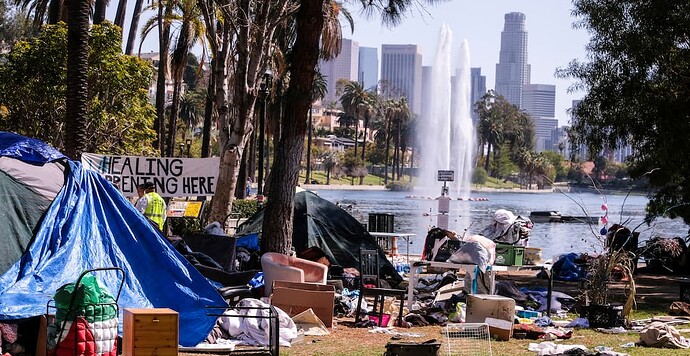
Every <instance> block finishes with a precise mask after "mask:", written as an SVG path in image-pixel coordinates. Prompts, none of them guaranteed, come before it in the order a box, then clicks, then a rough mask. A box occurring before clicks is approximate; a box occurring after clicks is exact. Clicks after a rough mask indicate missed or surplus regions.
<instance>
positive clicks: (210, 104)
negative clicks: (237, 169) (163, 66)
mask: <svg viewBox="0 0 690 356" xmlns="http://www.w3.org/2000/svg"><path fill="white" fill-rule="evenodd" d="M215 62H216V58H215V57H214V58H211V68H215ZM215 80H216V76H215V75H213V74H211V75H210V76H209V78H208V87H207V90H206V107H205V108H204V128H203V132H202V136H201V157H208V156H210V155H211V149H210V148H211V147H210V146H211V122H212V121H213V108H214V105H215V100H214V98H213V93H214V91H213V90H214V89H215ZM252 174H254V173H253V171H252Z"/></svg>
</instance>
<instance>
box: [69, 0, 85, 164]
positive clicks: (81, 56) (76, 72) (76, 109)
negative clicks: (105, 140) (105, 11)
mask: <svg viewBox="0 0 690 356" xmlns="http://www.w3.org/2000/svg"><path fill="white" fill-rule="evenodd" d="M68 7H69V13H70V16H69V19H68V22H67V78H66V82H67V93H66V108H65V111H66V115H67V118H66V121H65V154H66V155H67V156H69V157H70V158H72V159H75V160H78V159H80V158H81V154H82V152H83V150H84V147H85V146H86V136H87V132H86V115H87V96H88V89H89V85H88V78H87V72H88V50H89V11H90V9H89V2H87V1H69V4H68Z"/></svg>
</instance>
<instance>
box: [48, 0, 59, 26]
mask: <svg viewBox="0 0 690 356" xmlns="http://www.w3.org/2000/svg"><path fill="white" fill-rule="evenodd" d="M61 12H62V1H61V0H50V3H49V4H48V24H49V25H55V24H57V23H58V21H60V17H61V16H60V13H61Z"/></svg>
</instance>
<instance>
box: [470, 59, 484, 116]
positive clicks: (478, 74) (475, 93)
mask: <svg viewBox="0 0 690 356" xmlns="http://www.w3.org/2000/svg"><path fill="white" fill-rule="evenodd" d="M470 78H471V79H470V80H471V81H472V88H471V93H470V104H471V105H472V123H473V124H477V121H478V120H479V116H478V115H477V113H476V112H475V111H474V108H475V104H476V103H477V102H478V101H479V100H480V99H481V98H482V96H484V94H486V76H485V75H482V69H481V68H480V67H477V68H470Z"/></svg>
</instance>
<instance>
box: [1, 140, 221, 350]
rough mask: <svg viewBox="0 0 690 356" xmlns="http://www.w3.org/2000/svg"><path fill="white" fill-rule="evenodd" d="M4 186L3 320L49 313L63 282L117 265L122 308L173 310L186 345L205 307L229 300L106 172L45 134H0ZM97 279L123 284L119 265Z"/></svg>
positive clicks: (200, 328) (202, 332) (113, 286)
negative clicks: (71, 154) (42, 137)
mask: <svg viewBox="0 0 690 356" xmlns="http://www.w3.org/2000/svg"><path fill="white" fill-rule="evenodd" d="M0 194H1V195H2V197H3V200H4V203H3V204H0V205H2V207H0V240H2V242H3V243H1V244H0V273H1V275H0V321H11V320H18V319H22V318H28V317H33V316H38V315H42V314H44V313H45V312H46V303H47V302H48V301H49V300H50V299H51V298H52V297H53V294H54V293H55V291H56V290H57V289H58V288H60V287H61V286H63V285H64V284H67V283H73V282H74V281H76V279H77V278H78V277H79V275H80V274H81V273H82V272H83V271H85V270H88V269H94V268H99V267H111V266H112V267H120V268H122V269H123V270H124V272H125V281H124V286H123V289H122V292H121V294H120V298H119V302H118V304H119V306H120V307H121V308H127V307H132V308H150V307H161V308H162V307H165V308H171V309H173V310H176V311H177V312H178V313H179V315H180V323H179V325H180V330H179V331H180V339H179V343H180V344H181V345H183V346H194V345H196V344H197V343H199V342H201V341H203V340H204V339H205V338H206V336H207V335H208V333H209V332H210V330H211V329H212V327H213V325H214V323H215V317H209V316H207V315H206V312H205V309H204V307H205V306H209V305H214V306H218V305H224V304H225V302H224V300H223V298H222V297H221V296H220V295H219V294H218V292H217V291H216V289H215V288H214V287H213V286H212V285H211V284H210V283H209V282H208V281H207V280H206V279H205V278H204V277H203V276H202V275H201V274H200V273H199V272H198V271H197V270H196V269H195V268H194V267H193V266H192V265H191V264H189V263H188V262H187V261H186V260H185V259H184V258H182V257H181V256H180V255H179V254H178V253H177V252H176V251H175V250H174V249H173V248H172V247H171V246H170V244H169V243H168V242H167V241H166V240H165V238H164V237H163V236H162V235H161V234H160V233H159V232H158V231H157V230H156V229H154V228H153V227H152V226H151V225H150V224H149V223H148V222H147V221H146V219H145V218H144V217H143V216H142V215H141V214H140V213H139V212H137V211H136V210H135V209H134V207H133V206H132V204H131V203H130V202H129V201H127V200H126V199H125V198H124V197H123V196H122V195H121V194H120V192H119V191H118V190H117V189H115V187H114V186H112V184H110V183H109V182H108V181H107V180H106V179H105V178H103V177H102V176H101V175H99V174H98V173H96V172H93V171H89V170H85V169H83V167H82V165H81V163H80V162H76V161H72V160H70V159H68V158H67V157H65V156H64V155H62V154H61V153H60V152H59V151H57V150H55V149H54V148H52V147H50V146H48V145H47V144H45V143H43V142H41V141H38V140H35V139H30V138H27V137H24V136H20V135H16V134H12V133H7V132H0ZM97 277H98V279H99V282H100V283H101V284H102V285H103V286H104V287H105V288H107V289H108V290H109V291H110V292H111V293H114V292H115V291H117V287H118V286H119V283H120V280H121V277H120V276H119V275H118V274H117V273H116V272H114V271H113V272H105V273H102V274H101V273H99V274H98V276H97Z"/></svg>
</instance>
